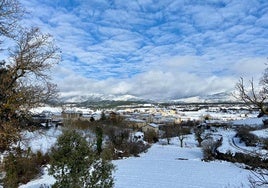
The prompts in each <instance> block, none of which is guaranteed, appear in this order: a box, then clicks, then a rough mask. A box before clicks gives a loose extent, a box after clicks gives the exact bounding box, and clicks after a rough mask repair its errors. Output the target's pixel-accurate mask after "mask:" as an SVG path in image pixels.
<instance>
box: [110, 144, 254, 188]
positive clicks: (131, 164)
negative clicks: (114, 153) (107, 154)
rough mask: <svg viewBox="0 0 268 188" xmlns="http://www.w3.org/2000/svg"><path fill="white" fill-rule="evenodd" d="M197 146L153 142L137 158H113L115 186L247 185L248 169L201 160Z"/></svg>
mask: <svg viewBox="0 0 268 188" xmlns="http://www.w3.org/2000/svg"><path fill="white" fill-rule="evenodd" d="M201 158H202V152H201V150H200V149H199V148H179V147H178V146H176V145H171V146H170V145H168V146H167V145H166V146H162V145H159V144H155V145H153V146H152V147H151V148H150V150H149V151H148V153H145V154H143V155H141V157H140V158H128V159H124V160H118V161H114V164H116V166H117V171H116V172H115V187H116V188H126V187H127V188H136V187H142V188H151V187H154V188H165V187H169V188H177V187H180V188H215V187H217V188H220V187H222V188H225V187H230V188H231V187H232V188H233V187H240V186H241V187H242V185H243V186H244V187H249V185H248V184H249V183H248V177H249V176H250V174H251V172H250V171H248V170H244V169H242V168H240V167H238V166H236V165H235V164H233V163H228V162H222V161H213V162H203V161H201Z"/></svg>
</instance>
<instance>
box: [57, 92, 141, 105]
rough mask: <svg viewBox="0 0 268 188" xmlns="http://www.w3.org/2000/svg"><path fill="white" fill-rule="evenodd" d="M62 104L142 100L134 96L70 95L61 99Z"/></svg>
mask: <svg viewBox="0 0 268 188" xmlns="http://www.w3.org/2000/svg"><path fill="white" fill-rule="evenodd" d="M60 100H61V101H62V102H66V103H81V102H97V101H107V100H110V101H139V100H142V99H141V98H138V97H135V96H133V95H103V94H89V95H69V96H64V97H60Z"/></svg>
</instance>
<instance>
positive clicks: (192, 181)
mask: <svg viewBox="0 0 268 188" xmlns="http://www.w3.org/2000/svg"><path fill="white" fill-rule="evenodd" d="M39 141H41V140H39ZM35 143H36V144H37V142H35ZM163 143H165V139H163V140H161V141H160V142H159V143H156V144H153V145H152V147H151V148H150V149H149V150H148V152H147V153H143V154H141V156H140V157H130V158H126V159H121V160H115V161H113V164H115V165H116V171H115V172H114V178H115V186H114V187H115V188H126V187H127V188H132V187H133V188H136V187H142V188H151V187H154V188H165V187H169V188H176V187H180V188H191V187H192V188H214V187H222V188H225V187H237V186H240V185H243V186H244V187H249V185H248V184H249V183H248V177H249V176H250V175H251V172H250V171H248V170H245V169H243V168H240V167H239V166H237V165H236V164H233V163H229V162H223V161H212V162H204V161H202V151H201V149H200V148H198V147H196V144H197V143H196V141H195V140H194V136H193V135H189V136H188V137H187V138H186V139H185V144H184V148H180V147H179V140H178V139H177V138H172V140H171V145H163ZM37 145H39V144H37ZM54 182H55V179H54V178H53V177H51V176H49V175H48V173H47V168H45V169H44V175H42V176H41V177H40V178H39V179H36V180H33V181H31V182H29V183H28V184H26V185H22V186H20V188H40V186H41V185H42V184H46V185H52V184H53V183H54Z"/></svg>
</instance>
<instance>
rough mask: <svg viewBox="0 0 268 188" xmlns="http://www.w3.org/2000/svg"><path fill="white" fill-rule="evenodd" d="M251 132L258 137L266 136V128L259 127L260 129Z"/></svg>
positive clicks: (267, 134)
mask: <svg viewBox="0 0 268 188" xmlns="http://www.w3.org/2000/svg"><path fill="white" fill-rule="evenodd" d="M252 133H253V134H255V135H256V136H258V137H259V138H266V139H267V138H268V129H261V130H256V131H252Z"/></svg>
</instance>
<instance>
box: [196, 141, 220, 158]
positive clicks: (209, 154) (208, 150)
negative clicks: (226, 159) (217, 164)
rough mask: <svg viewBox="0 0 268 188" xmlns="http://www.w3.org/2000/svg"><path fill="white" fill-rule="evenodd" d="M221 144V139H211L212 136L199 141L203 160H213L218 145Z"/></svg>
mask: <svg viewBox="0 0 268 188" xmlns="http://www.w3.org/2000/svg"><path fill="white" fill-rule="evenodd" d="M221 144H222V139H220V140H216V141H215V140H213V138H207V139H205V140H204V141H203V142H202V143H201V146H202V151H203V160H205V161H210V160H213V159H214V157H215V155H216V151H217V148H218V147H220V146H221Z"/></svg>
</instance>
